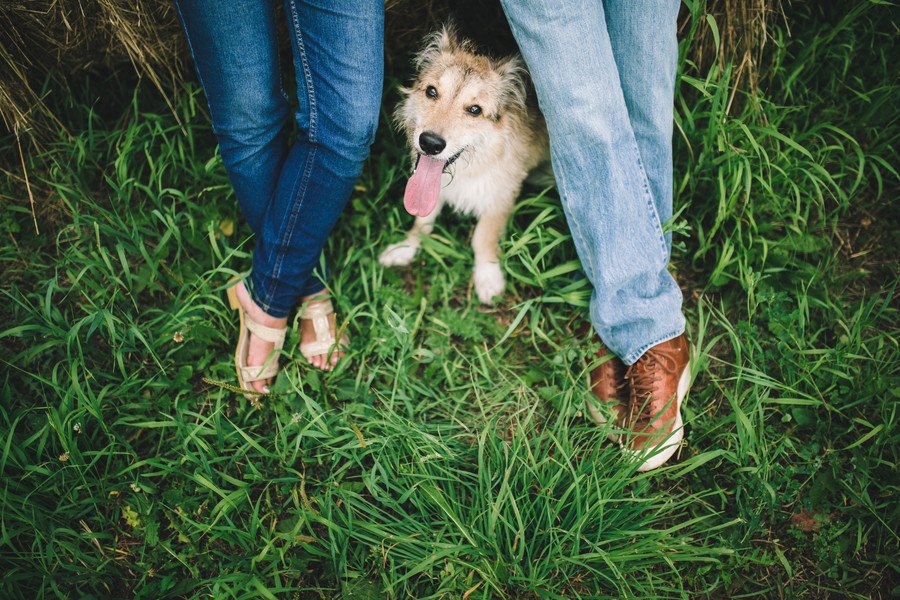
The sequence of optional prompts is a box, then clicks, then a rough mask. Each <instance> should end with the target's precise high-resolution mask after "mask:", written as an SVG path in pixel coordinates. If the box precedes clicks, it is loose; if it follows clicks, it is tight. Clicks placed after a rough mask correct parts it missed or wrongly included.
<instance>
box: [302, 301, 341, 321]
mask: <svg viewBox="0 0 900 600" xmlns="http://www.w3.org/2000/svg"><path fill="white" fill-rule="evenodd" d="M333 312H334V305H333V304H332V303H331V299H330V298H328V299H325V300H322V301H319V302H311V303H310V304H307V305H306V307H305V308H304V309H303V312H301V313H300V318H301V319H304V320H309V319H315V318H316V317H327V316H328V315H330V314H331V313H333Z"/></svg>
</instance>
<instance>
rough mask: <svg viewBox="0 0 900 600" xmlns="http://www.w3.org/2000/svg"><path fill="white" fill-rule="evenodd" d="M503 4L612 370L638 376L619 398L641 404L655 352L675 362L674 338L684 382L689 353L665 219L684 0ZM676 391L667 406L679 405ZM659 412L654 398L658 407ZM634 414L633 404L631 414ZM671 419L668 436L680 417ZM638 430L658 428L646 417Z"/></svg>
mask: <svg viewBox="0 0 900 600" xmlns="http://www.w3.org/2000/svg"><path fill="white" fill-rule="evenodd" d="M503 7H504V10H505V12H506V15H507V18H508V19H509V22H510V25H511V27H512V30H513V34H514V35H515V37H516V40H517V42H518V44H519V47H520V49H521V51H522V54H523V57H524V59H525V62H526V63H527V64H528V67H529V70H530V72H531V76H532V79H533V81H534V85H535V89H536V91H537V95H538V101H539V103H540V106H541V110H542V111H543V113H544V117H545V118H546V120H547V126H548V129H549V132H550V146H551V156H552V160H553V169H554V173H555V174H556V178H557V183H558V186H559V189H560V195H561V197H562V201H563V209H564V211H565V213H566V217H567V220H568V222H569V225H570V228H571V231H572V237H573V240H574V242H575V247H576V249H577V251H578V254H579V256H580V258H581V261H582V264H583V266H584V269H585V272H586V274H587V276H588V278H589V279H590V281H591V283H592V284H593V288H594V289H593V293H592V297H591V305H590V316H591V321H592V323H593V325H594V328H595V329H596V331H597V333H598V334H599V336H600V338H601V340H602V341H603V343H604V344H605V345H606V346H607V347H608V348H609V350H611V351H612V353H613V354H615V355H616V356H617V357H619V358H620V359H621V361H623V363H624V364H622V365H621V366H622V368H618V369H611V370H610V375H611V376H612V374H617V376H618V377H619V378H620V379H621V378H624V375H625V369H624V367H625V366H627V365H631V368H629V369H628V374H629V381H618V382H616V387H619V388H622V386H626V387H628V388H629V389H628V390H624V391H622V390H621V389H620V392H621V393H620V399H626V400H627V402H630V403H631V404H634V397H635V389H636V388H639V389H643V387H645V384H646V383H648V381H647V377H645V376H644V375H646V374H647V371H648V370H647V369H645V368H644V367H645V365H646V364H647V363H648V361H649V359H652V358H654V357H655V356H656V354H657V350H654V351H653V352H648V350H651V349H660V348H662V349H664V350H665V352H664V354H665V357H664V358H663V359H662V362H663V363H665V364H664V366H666V367H668V366H670V365H671V364H675V363H672V362H671V361H670V360H669V358H670V356H669V354H672V353H671V352H668V350H666V348H667V344H669V343H674V344H676V345H677V346H678V348H676V349H675V350H674V351H673V352H675V354H677V360H676V362H677V364H676V365H675V373H674V375H675V380H676V384H677V383H678V382H680V378H681V375H682V374H683V372H684V369H683V365H682V364H681V363H682V362H683V361H682V359H683V358H684V357H686V346H684V347H682V345H683V339H684V338H683V336H682V334H683V331H684V316H683V314H682V312H681V300H682V295H681V291H680V289H679V288H678V285H677V284H676V282H675V280H674V279H673V278H672V276H671V275H670V274H669V272H668V268H667V267H668V263H669V244H668V242H667V240H666V237H665V236H664V234H663V232H662V222H661V217H662V218H668V216H670V215H671V211H672V209H671V202H672V200H671V198H672V195H671V187H672V166H671V127H672V125H671V118H672V102H673V98H672V89H673V88H672V82H673V80H674V65H675V60H676V56H677V54H675V53H677V46H676V45H675V44H674V41H675V40H674V35H675V17H676V14H677V7H678V2H677V1H675V0H660V1H658V2H653V3H646V2H643V3H628V2H626V1H620V2H616V3H612V2H608V3H602V2H600V0H581V1H577V2H566V3H555V2H549V1H548V0H545V1H542V2H527V3H526V2H515V1H513V0H504V2H503ZM614 43H615V48H614V46H613V44H614ZM617 60H618V61H620V62H622V65H623V69H622V71H620V70H619V64H618V62H617ZM625 77H628V78H629V81H628V82H627V83H626V82H624V78H625ZM626 93H627V95H628V97H627V98H626ZM632 106H633V108H632ZM632 113H634V114H633V115H632ZM632 116H633V117H634V121H632ZM645 157H646V160H645ZM648 172H652V176H651V175H648ZM682 350H683V352H682ZM645 355H646V357H647V360H642V359H644V358H645ZM653 362H654V365H653V368H652V369H650V370H649V371H650V372H651V373H650V374H651V375H656V376H659V375H660V374H661V370H660V369H657V368H656V367H657V366H658V365H659V364H661V363H660V361H657V360H654V361H653ZM638 363H640V364H638ZM662 370H665V371H668V370H669V369H662ZM642 386H643V387H642ZM667 386H668V387H671V386H670V385H668V383H666V385H660V386H658V387H659V388H660V389H664V390H667V389H668V387H667ZM685 391H686V390H685ZM679 393H680V391H679ZM681 396H682V397H683V394H681ZM671 399H672V396H669V398H668V399H666V400H663V401H662V403H663V404H666V403H667V402H668V404H670V405H671V404H675V403H672V402H670V401H671ZM639 400H644V398H639ZM680 400H681V398H680V397H679V398H678V403H680ZM674 408H677V407H674ZM661 411H662V406H661V405H656V407H655V412H656V413H660V412H661ZM632 412H636V411H633V410H632V409H631V407H630V406H628V407H627V410H625V411H623V413H622V414H624V415H625V416H626V417H629V416H632V415H630V413H632ZM637 412H640V411H637ZM638 416H639V417H640V415H638ZM653 416H656V414H654V415H653ZM670 416H671V419H669V423H668V428H667V433H671V431H672V425H673V423H674V420H675V416H674V415H670ZM640 420H641V419H631V424H632V425H633V426H634V425H635V422H636V421H640ZM679 420H680V417H679ZM636 428H638V429H641V430H642V431H643V430H645V429H649V428H650V426H649V425H648V424H647V423H645V422H643V421H641V422H640V423H637V425H636ZM657 428H658V427H657ZM679 431H680V430H679Z"/></svg>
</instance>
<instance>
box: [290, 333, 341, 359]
mask: <svg viewBox="0 0 900 600" xmlns="http://www.w3.org/2000/svg"><path fill="white" fill-rule="evenodd" d="M335 342H337V340H335V339H334V336H330V335H329V336H328V337H327V338H316V340H315V341H314V342H307V343H305V344H300V353H301V354H303V356H305V357H306V358H309V357H310V356H318V355H320V354H329V353H330V352H331V351H332V350H334V349H335V348H346V347H347V346H349V345H350V340H349V339H347V336H346V335H345V336H342V337H341V342H340V344H337V343H335Z"/></svg>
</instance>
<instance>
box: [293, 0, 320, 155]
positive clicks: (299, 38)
mask: <svg viewBox="0 0 900 600" xmlns="http://www.w3.org/2000/svg"><path fill="white" fill-rule="evenodd" d="M291 20H292V21H293V23H294V38H295V40H296V42H297V53H298V54H299V55H300V64H301V65H302V66H303V79H304V80H305V81H304V83H305V84H306V97H307V100H308V102H309V106H308V107H309V129H308V133H307V137H308V138H309V141H310V142H311V143H313V144H314V143H316V121H317V120H318V118H317V114H316V92H315V88H314V87H313V80H312V71H311V70H310V68H309V59H308V58H307V56H306V47H305V45H304V43H303V35H302V34H301V33H300V16H299V15H298V14H297V2H296V0H291Z"/></svg>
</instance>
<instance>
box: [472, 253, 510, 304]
mask: <svg viewBox="0 0 900 600" xmlns="http://www.w3.org/2000/svg"><path fill="white" fill-rule="evenodd" d="M474 278H475V293H476V294H477V295H478V299H479V300H480V301H481V303H482V304H493V303H494V298H495V297H497V296H499V295H500V294H502V293H503V288H504V287H505V285H506V281H505V280H504V278H503V271H501V270H500V263H496V262H484V263H476V264H475V273H474Z"/></svg>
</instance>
